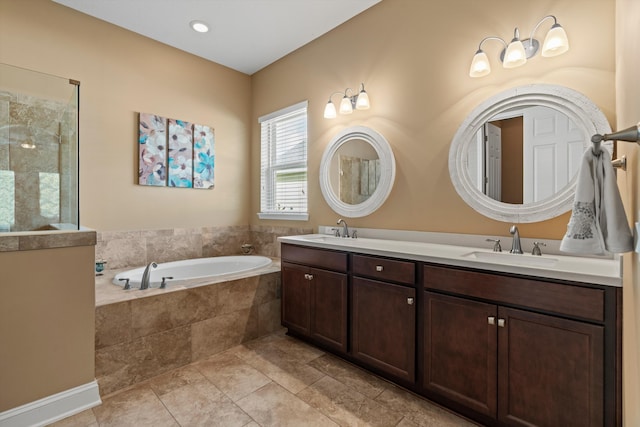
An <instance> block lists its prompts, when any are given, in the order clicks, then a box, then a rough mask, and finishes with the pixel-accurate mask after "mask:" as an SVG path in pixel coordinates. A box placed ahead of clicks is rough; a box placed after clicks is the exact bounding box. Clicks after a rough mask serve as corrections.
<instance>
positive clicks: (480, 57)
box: [469, 15, 569, 77]
mask: <svg viewBox="0 0 640 427" xmlns="http://www.w3.org/2000/svg"><path fill="white" fill-rule="evenodd" d="M547 19H553V21H554V23H553V25H552V26H551V29H550V30H549V32H548V33H547V35H546V37H545V39H544V43H543V44H542V56H544V57H553V56H558V55H562V54H563V53H565V52H566V51H568V50H569V40H568V38H567V33H566V32H565V31H564V28H562V26H561V25H560V24H558V20H557V19H556V17H555V16H553V15H547V16H545V17H544V18H542V19H541V20H540V21H539V22H538V23H537V24H536V26H535V27H534V28H533V31H531V35H530V36H529V38H528V39H524V40H521V39H520V31H519V30H518V28H516V29H515V30H514V31H513V39H512V40H511V42H509V43H508V44H507V42H505V41H504V40H503V39H502V38H500V37H496V36H490V37H485V38H484V39H482V41H481V42H480V44H479V46H478V50H477V51H476V53H475V55H474V57H473V61H472V62H471V67H470V68H469V76H470V77H483V76H486V75H487V74H489V73H490V72H491V65H490V64H489V58H488V57H487V54H486V53H485V52H484V51H483V50H482V45H483V44H484V42H485V41H487V40H498V41H500V42H501V43H502V44H503V45H504V49H503V50H502V52H501V53H500V61H502V66H503V67H504V68H516V67H520V66H522V65H524V64H526V63H527V60H528V59H529V58H532V57H533V56H535V55H536V53H538V50H539V48H540V42H539V41H538V40H536V39H534V38H533V36H534V34H535V32H536V30H537V29H538V27H540V25H541V24H542V23H543V22H544V21H545V20H547Z"/></svg>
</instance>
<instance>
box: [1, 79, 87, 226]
mask: <svg viewBox="0 0 640 427" xmlns="http://www.w3.org/2000/svg"><path fill="white" fill-rule="evenodd" d="M70 123H75V114H70V113H69V112H68V111H67V106H66V105H64V104H62V103H60V102H56V101H49V100H45V99H41V98H37V97H32V96H28V95H23V94H17V93H12V92H8V91H0V170H2V171H12V172H13V178H12V179H11V178H9V177H8V175H3V177H2V180H1V182H0V186H3V187H4V188H5V191H6V188H7V186H12V184H13V185H14V188H13V193H14V195H15V199H14V203H11V201H10V202H9V203H7V202H4V203H3V204H4V205H5V209H7V208H8V206H7V205H9V204H12V205H13V216H14V221H15V222H14V224H13V225H12V226H11V230H7V229H6V227H7V225H8V224H6V223H4V224H0V231H31V230H39V229H48V228H50V227H49V224H55V223H60V222H66V223H71V224H77V221H78V218H77V209H76V208H75V206H77V192H76V191H70V188H76V187H77V186H76V185H75V181H76V179H77V178H76V177H77V164H76V160H75V153H76V151H77V147H76V144H77V143H76V139H77V138H75V134H74V133H71V134H70V132H71V126H70ZM72 127H73V129H75V125H74V126H72ZM24 142H29V143H33V144H34V145H35V148H24V147H23V146H22V145H21V144H22V143H24ZM41 174H52V175H50V176H49V179H52V181H51V189H52V193H51V194H49V195H45V194H41V189H42V188H41V185H40V182H41V178H42V179H44V178H43V177H42V175H41ZM56 180H57V183H56ZM12 181H13V182H12ZM14 183H15V184H14ZM72 193H73V194H72ZM52 195H58V197H52ZM1 216H6V212H5V215H0V217H1ZM0 222H4V221H3V220H2V218H0Z"/></svg>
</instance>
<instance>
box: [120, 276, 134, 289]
mask: <svg viewBox="0 0 640 427" xmlns="http://www.w3.org/2000/svg"><path fill="white" fill-rule="evenodd" d="M118 280H119V281H121V282H122V281H123V280H126V282H124V290H125V291H126V290H127V289H130V288H131V285H129V280H131V279H129V278H128V277H123V278H122V279H118Z"/></svg>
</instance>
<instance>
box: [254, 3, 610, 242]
mask: <svg viewBox="0 0 640 427" xmlns="http://www.w3.org/2000/svg"><path fill="white" fill-rule="evenodd" d="M547 14H554V15H556V16H557V17H558V18H559V22H560V23H561V24H562V25H563V26H564V28H566V30H567V32H568V35H569V38H570V42H571V50H570V51H569V52H568V53H566V54H565V55H563V56H560V57H557V58H542V57H541V56H539V55H538V56H537V57H535V58H534V59H533V60H531V61H530V63H528V64H526V66H524V67H521V68H518V69H515V70H504V69H501V67H500V66H499V63H498V61H497V56H498V54H499V51H500V49H501V48H500V44H499V43H497V42H493V43H491V42H489V43H487V44H485V46H484V47H485V51H486V52H487V54H488V55H489V56H490V60H491V61H492V66H493V68H494V71H493V72H492V74H491V75H489V76H487V77H484V78H481V79H471V78H470V77H469V76H468V71H469V65H470V63H471V59H472V57H473V54H474V53H475V51H476V49H477V48H478V43H479V42H480V40H482V38H483V37H485V36H491V35H498V36H501V37H503V38H507V39H508V38H510V37H512V35H513V30H514V27H515V26H519V27H520V28H521V29H522V32H523V34H529V33H530V31H531V30H532V29H533V27H534V25H535V24H536V23H537V22H538V21H539V20H540V19H541V18H543V17H544V16H545V15H547ZM613 19H614V0H585V1H581V2H580V7H576V2H575V0H554V1H530V2H517V4H515V3H514V2H513V1H512V0H489V1H482V2H480V1H476V0H452V1H446V2H440V1H422V0H384V1H382V2H381V3H379V4H377V5H376V6H374V7H373V8H371V9H369V10H367V11H365V12H364V13H362V14H361V15H359V16H357V17H355V18H354V19H352V20H351V21H349V22H348V23H346V24H345V25H342V26H340V27H338V28H337V29H335V30H333V31H332V32H330V33H329V34H327V35H326V36H324V37H322V38H320V39H318V40H315V41H314V42H312V43H310V44H309V45H307V46H305V47H303V48H302V49H299V50H298V51H296V52H294V53H293V54H291V55H289V56H287V57H285V58H283V59H282V60H280V61H278V62H277V63H275V64H273V65H271V66H269V67H267V68H266V69H264V70H262V71H260V72H258V73H256V74H254V76H253V90H252V97H253V102H252V108H253V112H252V117H253V118H252V123H253V124H255V123H256V122H257V118H258V117H259V116H260V115H262V114H265V113H269V112H271V111H274V110H277V109H279V108H282V107H286V106H288V105H291V104H293V103H295V102H298V101H301V100H304V99H308V100H309V122H308V123H309V125H308V126H309V172H310V173H309V176H310V182H309V210H310V219H309V222H310V223H311V224H312V225H314V226H317V225H321V224H322V225H328V224H333V223H335V221H336V220H337V218H338V215H337V214H336V213H334V212H333V211H332V210H331V209H330V208H329V207H328V205H327V204H326V203H325V202H324V200H323V198H322V195H321V191H320V185H319V183H318V178H317V176H318V170H319V165H320V159H321V157H322V152H323V150H324V149H325V147H326V146H327V144H328V142H329V141H330V139H331V137H332V136H333V135H334V134H335V133H337V132H338V131H340V130H342V129H344V128H345V127H347V126H353V125H366V126H371V127H373V128H374V129H376V130H377V131H379V132H380V133H382V134H383V135H384V136H385V137H386V138H387V139H388V140H389V143H390V144H391V146H392V148H393V151H394V155H395V157H396V167H397V175H396V181H395V186H394V188H393V191H392V193H391V195H390V196H389V198H388V199H387V201H386V202H385V204H384V206H383V207H382V208H381V209H379V210H378V211H377V212H375V213H374V214H372V215H370V216H368V217H365V218H359V219H355V218H354V219H351V220H350V221H349V225H353V226H356V227H371V228H388V229H403V230H424V231H444V232H458V233H473V234H498V235H505V236H508V229H509V224H506V223H500V222H497V221H493V220H490V219H487V218H485V217H483V216H481V215H479V214H477V213H475V211H473V210H472V209H471V208H469V207H468V206H467V205H466V204H465V203H464V202H463V201H462V199H461V198H460V197H459V196H458V195H457V193H456V191H455V189H454V188H453V185H452V184H451V181H450V179H449V171H448V166H447V164H448V154H449V145H450V142H451V138H452V137H453V135H454V133H455V132H456V130H457V127H458V125H459V124H460V123H461V122H462V121H463V119H464V118H465V116H466V115H467V114H468V113H469V112H470V111H471V110H472V109H473V108H474V107H476V106H477V105H478V104H479V103H480V102H482V101H483V100H485V99H486V98H488V97H490V96H491V95H493V94H495V93H497V92H500V91H502V90H505V89H508V88H511V87H514V86H518V85H523V84H530V83H537V82H540V83H549V84H559V85H564V86H568V87H570V88H572V89H575V90H577V91H579V92H582V93H583V94H585V95H587V96H588V97H589V98H591V99H592V100H593V101H594V102H595V103H596V104H597V105H598V106H599V107H600V108H601V109H602V110H603V111H604V113H605V115H606V116H607V117H608V119H609V120H610V121H614V120H615V116H614V103H615V98H614V53H613V50H612V46H613V43H614V34H613V26H612V24H613ZM593 23H598V24H597V30H595V29H594V25H593ZM550 26H551V22H546V23H545V24H543V26H542V30H540V31H539V33H540V34H539V35H538V37H539V38H543V36H544V33H545V31H546V30H547V29H548V28H550ZM523 37H525V36H524V35H523ZM360 82H364V83H365V87H366V89H367V92H368V94H369V97H370V99H371V105H372V107H371V109H370V110H367V111H360V112H354V113H353V114H352V115H350V116H338V118H336V119H333V120H325V119H323V118H322V113H323V109H324V106H325V104H326V102H327V98H328V96H329V95H330V94H331V93H332V92H334V91H339V90H344V88H346V87H351V88H354V89H355V88H356V87H357V85H358V84H359V83H360ZM336 100H337V97H336ZM334 101H335V100H334ZM251 140H252V147H253V149H252V155H251V162H252V163H251V167H252V170H257V169H258V168H259V162H260V160H259V156H260V153H259V150H258V147H259V143H260V138H259V129H258V127H257V126H254V127H253V131H252V138H251ZM259 179H260V178H259V176H258V175H257V174H253V175H252V181H251V188H252V189H253V191H252V195H251V216H250V220H251V221H252V223H258V219H257V218H256V216H255V214H254V213H255V212H257V211H258V209H259V193H258V189H259ZM398 212H402V213H403V214H402V215H397V213H398ZM567 222H568V215H564V216H562V217H559V218H556V219H553V220H550V221H546V222H543V223H536V224H530V225H522V226H521V227H520V231H521V235H523V236H527V237H539V238H555V239H559V238H561V237H562V235H563V233H564V231H565V230H566V224H567Z"/></svg>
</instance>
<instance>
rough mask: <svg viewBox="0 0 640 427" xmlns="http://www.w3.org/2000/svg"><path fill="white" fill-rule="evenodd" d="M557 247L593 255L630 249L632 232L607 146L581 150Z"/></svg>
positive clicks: (631, 246)
mask: <svg viewBox="0 0 640 427" xmlns="http://www.w3.org/2000/svg"><path fill="white" fill-rule="evenodd" d="M594 150H599V153H598V154H597V155H596V154H594V152H593V151H594ZM560 250H561V251H563V252H571V253H576V254H593V255H603V254H605V253H607V252H612V253H622V252H629V251H631V250H633V236H632V234H631V230H630V229H629V223H628V222H627V216H626V214H625V212H624V206H623V205H622V199H621V198H620V192H619V191H618V186H617V184H616V175H615V172H614V170H613V166H612V165H611V157H610V155H609V152H608V151H607V150H602V149H599V147H598V148H595V147H594V148H593V149H592V148H589V149H588V150H587V151H586V152H585V153H584V157H583V158H582V164H581V165H580V171H579V172H578V182H577V185H576V195H575V200H574V203H573V212H572V213H571V219H570V220H569V225H568V226H567V234H566V235H565V236H564V238H563V239H562V242H561V243H560Z"/></svg>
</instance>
